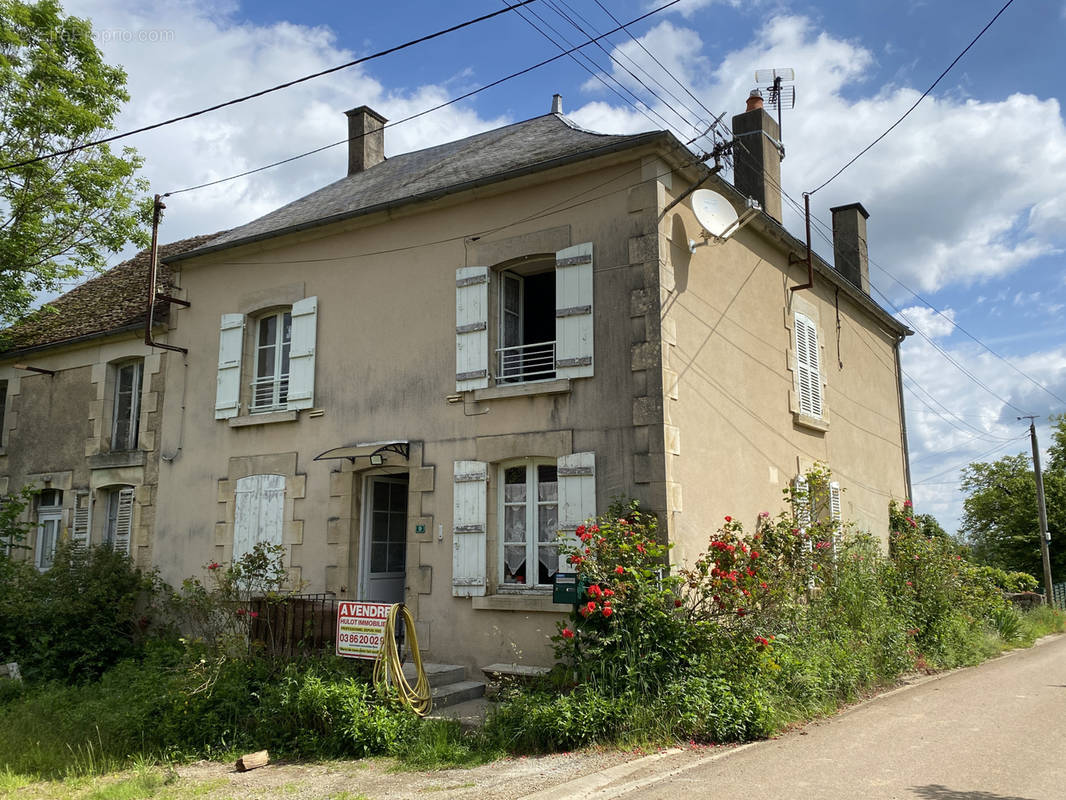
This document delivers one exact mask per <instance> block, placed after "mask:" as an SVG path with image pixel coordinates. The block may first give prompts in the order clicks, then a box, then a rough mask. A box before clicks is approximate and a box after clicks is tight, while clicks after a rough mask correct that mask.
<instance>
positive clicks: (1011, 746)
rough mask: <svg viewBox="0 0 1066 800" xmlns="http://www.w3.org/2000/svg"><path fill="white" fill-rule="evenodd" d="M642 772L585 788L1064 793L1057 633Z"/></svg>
mask: <svg viewBox="0 0 1066 800" xmlns="http://www.w3.org/2000/svg"><path fill="white" fill-rule="evenodd" d="M665 766H666V765H665V764H664V767H665ZM651 777H652V776H651V775H647V774H646V775H644V776H642V777H641V779H639V780H638V781H634V782H633V783H632V784H631V785H630V786H629V787H625V788H623V786H620V785H615V786H614V787H611V789H610V790H608V791H605V792H603V793H602V794H601V793H600V792H592V793H590V794H589V797H595V796H597V795H600V796H604V795H610V796H614V797H625V798H641V800H645V798H647V799H648V800H655V799H656V798H664V799H665V798H669V800H697V798H698V799H699V800H704V799H706V800H714V799H715V798H730V800H733V798H744V800H755V799H756V798H783V799H785V800H792V799H795V800H804V799H805V798H819V800H835V799H836V798H848V799H849V800H851V799H852V798H859V799H860V800H881V799H882V798H923V799H924V800H1066V636H1059V637H1056V638H1054V639H1049V640H1045V641H1044V642H1042V643H1041V644H1040V645H1039V646H1037V647H1034V648H1032V649H1030V650H1024V651H1017V652H1014V653H1011V654H1009V655H1008V656H1006V657H1003V658H999V659H997V660H995V661H990V662H986V663H985V664H982V665H981V666H979V667H976V668H973V669H965V670H959V671H957V672H954V673H950V674H948V675H945V676H943V677H941V678H938V679H935V680H931V681H928V682H924V683H922V684H921V685H918V686H911V687H905V688H903V689H901V690H896V691H894V692H891V693H889V694H888V695H883V696H881V697H879V698H877V699H875V700H873V701H871V702H868V703H865V704H863V705H861V706H857V707H855V708H853V709H852V710H850V711H848V712H846V713H844V714H841V715H839V716H836V717H833V718H831V719H829V720H826V721H823V722H819V723H816V724H812V725H808V726H807V727H806V728H804V729H803V730H802V731H797V732H792V733H789V734H786V735H784V736H782V737H781V738H779V739H776V740H773V741H769V742H762V743H758V744H756V745H754V746H750V747H747V748H743V749H741V750H740V751H738V752H733V753H729V754H725V755H723V756H720V757H714V758H708V759H705V760H703V761H702V762H700V763H696V764H689V765H686V766H685V767H684V768H683V769H682V770H680V771H675V772H674V774H673V775H670V774H665V775H663V777H662V779H660V780H655V781H654V782H653V783H652V782H650V781H649V780H648V779H649V778H651ZM604 788H606V787H604Z"/></svg>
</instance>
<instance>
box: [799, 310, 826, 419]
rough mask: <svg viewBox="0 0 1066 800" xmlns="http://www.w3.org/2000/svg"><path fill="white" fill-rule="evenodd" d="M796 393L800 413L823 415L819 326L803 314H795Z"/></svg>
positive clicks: (817, 416) (818, 416)
mask: <svg viewBox="0 0 1066 800" xmlns="http://www.w3.org/2000/svg"><path fill="white" fill-rule="evenodd" d="M793 327H794V330H795V340H794V342H793V346H794V347H795V352H796V395H797V398H798V406H799V409H798V410H799V413H800V414H806V415H807V416H809V417H815V418H820V417H821V416H822V367H821V356H820V351H819V345H818V328H817V326H816V325H815V324H814V322H813V321H812V320H811V319H810V318H809V317H807V316H805V315H803V314H796V316H795V324H794V326H793Z"/></svg>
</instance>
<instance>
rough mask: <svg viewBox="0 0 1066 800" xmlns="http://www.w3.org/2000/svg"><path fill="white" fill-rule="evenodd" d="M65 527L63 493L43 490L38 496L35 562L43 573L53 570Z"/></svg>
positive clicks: (54, 490)
mask: <svg viewBox="0 0 1066 800" xmlns="http://www.w3.org/2000/svg"><path fill="white" fill-rule="evenodd" d="M62 525H63V492H61V491H59V490H58V489H43V490H42V491H41V493H40V494H38V495H37V537H36V538H37V542H36V544H35V546H34V553H33V560H34V564H35V565H36V566H37V569H39V570H40V571H41V572H44V571H45V570H49V569H51V568H52V563H53V561H54V560H55V554H56V543H57V542H58V541H59V533H60V529H61V528H62Z"/></svg>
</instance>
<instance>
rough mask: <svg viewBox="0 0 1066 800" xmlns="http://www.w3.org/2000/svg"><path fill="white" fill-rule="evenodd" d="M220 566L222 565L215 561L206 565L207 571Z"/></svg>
mask: <svg viewBox="0 0 1066 800" xmlns="http://www.w3.org/2000/svg"><path fill="white" fill-rule="evenodd" d="M221 566H222V565H221V564H219V563H218V562H217V561H212V562H211V563H210V564H208V565H207V568H208V569H218V568H219V567H221Z"/></svg>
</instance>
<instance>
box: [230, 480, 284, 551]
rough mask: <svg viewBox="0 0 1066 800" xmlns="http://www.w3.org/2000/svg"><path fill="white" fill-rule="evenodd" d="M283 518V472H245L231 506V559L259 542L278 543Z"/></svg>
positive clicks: (238, 482)
mask: <svg viewBox="0 0 1066 800" xmlns="http://www.w3.org/2000/svg"><path fill="white" fill-rule="evenodd" d="M284 518H285V476H284V475H248V476H246V477H244V478H240V479H238V481H237V486H236V487H235V491H234V508H233V561H234V562H236V561H239V560H240V558H241V557H242V556H244V555H246V554H247V553H250V552H251V550H252V548H253V547H254V546H255V545H256V544H257V543H259V542H263V543H264V544H272V545H273V544H281V543H282V531H283V526H284Z"/></svg>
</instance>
